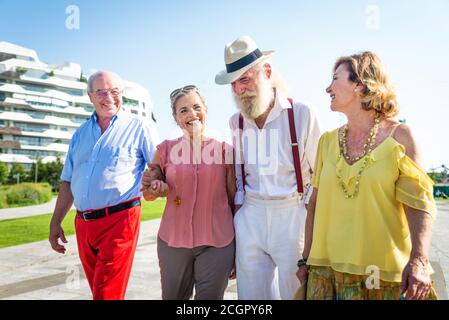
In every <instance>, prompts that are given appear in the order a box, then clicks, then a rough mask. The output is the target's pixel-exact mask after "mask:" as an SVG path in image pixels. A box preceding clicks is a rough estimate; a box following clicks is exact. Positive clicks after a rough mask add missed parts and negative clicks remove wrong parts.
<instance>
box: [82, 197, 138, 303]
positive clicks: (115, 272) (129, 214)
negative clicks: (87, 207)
mask: <svg viewBox="0 0 449 320" xmlns="http://www.w3.org/2000/svg"><path fill="white" fill-rule="evenodd" d="M140 213H141V207H140V206H137V207H133V208H130V209H126V210H123V211H120V212H116V213H114V214H111V215H109V216H106V217H103V218H100V219H96V220H90V221H85V220H84V219H83V218H80V217H78V215H77V216H76V218H75V229H76V240H77V243H78V252H79V256H80V259H81V263H82V265H83V268H84V272H85V274H86V278H87V281H88V282H89V286H90V289H91V291H92V294H93V298H94V300H123V299H124V298H125V293H126V287H127V285H128V280H129V275H130V273H131V267H132V263H133V259H134V253H135V252H136V246H137V239H138V237H139V227H140Z"/></svg>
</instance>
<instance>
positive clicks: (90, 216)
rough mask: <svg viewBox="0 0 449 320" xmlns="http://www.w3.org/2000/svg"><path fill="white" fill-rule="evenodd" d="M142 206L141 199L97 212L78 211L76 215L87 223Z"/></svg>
mask: <svg viewBox="0 0 449 320" xmlns="http://www.w3.org/2000/svg"><path fill="white" fill-rule="evenodd" d="M137 206H140V199H139V198H138V199H133V200H130V201H126V202H122V203H119V204H117V205H115V206H111V207H107V208H102V209H97V210H87V211H78V210H76V213H77V215H78V217H80V218H82V219H84V220H85V221H89V220H95V219H99V218H103V217H106V216H108V215H110V214H113V213H116V212H120V211H123V210H126V209H129V208H133V207H137Z"/></svg>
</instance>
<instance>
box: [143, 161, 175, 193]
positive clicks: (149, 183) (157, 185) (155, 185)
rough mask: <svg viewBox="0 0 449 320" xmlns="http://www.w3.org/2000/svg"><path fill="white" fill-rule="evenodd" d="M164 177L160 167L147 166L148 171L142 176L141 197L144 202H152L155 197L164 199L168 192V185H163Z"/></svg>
mask: <svg viewBox="0 0 449 320" xmlns="http://www.w3.org/2000/svg"><path fill="white" fill-rule="evenodd" d="M164 180H165V177H164V175H163V173H162V170H161V167H160V166H159V165H157V164H149V165H148V170H147V171H145V172H144V173H143V176H142V182H141V184H142V188H141V189H140V191H141V192H143V196H144V198H145V199H146V200H154V199H156V198H157V197H164V196H166V195H167V192H168V189H169V188H168V185H167V183H165V181H164Z"/></svg>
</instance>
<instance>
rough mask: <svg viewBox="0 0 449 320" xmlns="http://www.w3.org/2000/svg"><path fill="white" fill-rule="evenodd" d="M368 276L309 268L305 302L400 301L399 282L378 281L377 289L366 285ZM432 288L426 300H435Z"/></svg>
mask: <svg viewBox="0 0 449 320" xmlns="http://www.w3.org/2000/svg"><path fill="white" fill-rule="evenodd" d="M367 278H368V276H361V275H355V274H349V273H342V272H338V271H335V270H333V269H332V268H330V267H319V266H310V269H309V278H308V280H307V300H402V299H403V297H402V296H401V294H400V286H401V284H400V283H399V282H387V281H382V280H379V286H378V287H377V289H369V288H367V285H366V280H367ZM437 299H438V297H437V295H436V292H435V289H434V286H433V285H432V288H431V290H430V293H429V296H428V297H427V299H426V300H437Z"/></svg>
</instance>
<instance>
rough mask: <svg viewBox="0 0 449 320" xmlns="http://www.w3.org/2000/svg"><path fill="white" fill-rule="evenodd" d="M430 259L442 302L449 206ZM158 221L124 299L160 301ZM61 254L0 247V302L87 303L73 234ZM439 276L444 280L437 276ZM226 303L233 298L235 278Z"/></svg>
mask: <svg viewBox="0 0 449 320" xmlns="http://www.w3.org/2000/svg"><path fill="white" fill-rule="evenodd" d="M438 205H439V213H438V217H437V221H436V223H435V226H434V235H433V239H432V246H431V252H430V260H431V262H432V265H433V267H434V269H435V271H436V277H435V278H434V280H435V282H436V284H437V291H438V294H439V296H440V298H443V299H447V297H448V293H449V291H448V289H447V288H445V281H444V278H446V279H449V242H448V241H447V239H449V228H448V226H449V203H448V202H446V203H443V202H439V204H438ZM158 227H159V220H151V221H146V222H143V223H142V225H141V233H140V238H139V243H138V247H137V251H136V257H135V260H134V266H133V270H132V274H131V279H130V283H129V287H128V292H127V297H126V298H127V299H130V300H132V299H160V298H161V290H160V276H159V265H158V260H157V254H156V234H157V229H158ZM67 240H68V241H69V243H68V245H67V248H68V251H67V253H66V254H65V255H60V254H57V253H55V252H53V251H52V250H51V249H50V245H49V243H48V241H41V242H35V243H30V244H25V245H20V246H15V247H10V248H4V249H0V275H1V277H0V299H19V300H20V299H27V300H28V299H33V300H34V299H36V300H42V299H55V300H65V299H68V300H86V299H91V294H90V290H89V288H88V284H87V281H86V279H85V278H84V274H83V271H82V268H81V265H80V261H79V258H78V255H77V248H76V239H75V236H70V237H68V239H67ZM443 275H444V276H443ZM225 298H226V299H230V300H233V299H236V298H237V294H236V284H235V280H234V281H230V283H229V286H228V289H227V291H226V294H225Z"/></svg>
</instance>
